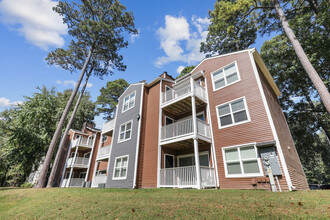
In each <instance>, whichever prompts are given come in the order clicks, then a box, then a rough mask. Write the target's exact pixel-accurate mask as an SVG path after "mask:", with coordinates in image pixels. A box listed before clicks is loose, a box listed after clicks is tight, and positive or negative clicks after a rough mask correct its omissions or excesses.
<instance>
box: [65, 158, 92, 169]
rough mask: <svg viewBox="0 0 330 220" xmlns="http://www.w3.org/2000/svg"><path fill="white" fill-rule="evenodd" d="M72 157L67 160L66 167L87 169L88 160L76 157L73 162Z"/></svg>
mask: <svg viewBox="0 0 330 220" xmlns="http://www.w3.org/2000/svg"><path fill="white" fill-rule="evenodd" d="M73 159H74V158H73V157H71V158H69V159H68V163H67V164H68V167H72V166H75V167H82V168H88V163H89V158H85V157H76V160H75V161H73Z"/></svg>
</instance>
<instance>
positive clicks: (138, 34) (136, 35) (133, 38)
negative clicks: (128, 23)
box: [131, 28, 140, 43]
mask: <svg viewBox="0 0 330 220" xmlns="http://www.w3.org/2000/svg"><path fill="white" fill-rule="evenodd" d="M137 30H138V33H137V34H131V42H132V43H134V42H135V39H136V38H139V37H140V28H138V29H137Z"/></svg>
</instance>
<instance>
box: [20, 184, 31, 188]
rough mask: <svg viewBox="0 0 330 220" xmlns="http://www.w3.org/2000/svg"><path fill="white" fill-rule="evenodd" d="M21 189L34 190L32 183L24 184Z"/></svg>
mask: <svg viewBox="0 0 330 220" xmlns="http://www.w3.org/2000/svg"><path fill="white" fill-rule="evenodd" d="M20 187H21V188H32V187H33V184H32V183H23V184H22V185H20Z"/></svg>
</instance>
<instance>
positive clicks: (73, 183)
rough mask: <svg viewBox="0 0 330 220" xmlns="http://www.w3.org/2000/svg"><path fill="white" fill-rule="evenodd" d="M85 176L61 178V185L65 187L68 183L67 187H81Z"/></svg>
mask: <svg viewBox="0 0 330 220" xmlns="http://www.w3.org/2000/svg"><path fill="white" fill-rule="evenodd" d="M84 181H85V178H71V181H70V179H63V181H62V184H61V187H67V184H68V183H69V187H83V184H84Z"/></svg>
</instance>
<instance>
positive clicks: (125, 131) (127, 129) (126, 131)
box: [118, 121, 133, 142]
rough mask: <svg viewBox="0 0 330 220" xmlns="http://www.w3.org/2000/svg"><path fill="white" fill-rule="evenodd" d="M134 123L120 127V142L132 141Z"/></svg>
mask: <svg viewBox="0 0 330 220" xmlns="http://www.w3.org/2000/svg"><path fill="white" fill-rule="evenodd" d="M132 123H133V121H129V122H126V123H124V124H121V125H120V128H119V129H120V130H119V137H118V142H122V141H127V140H129V139H131V135H132Z"/></svg>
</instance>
